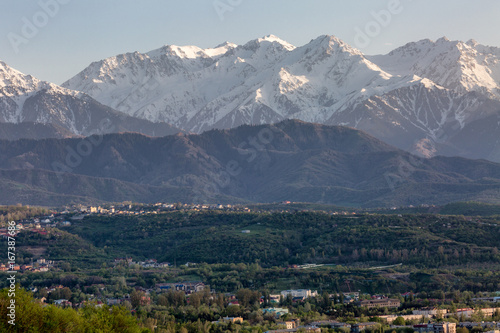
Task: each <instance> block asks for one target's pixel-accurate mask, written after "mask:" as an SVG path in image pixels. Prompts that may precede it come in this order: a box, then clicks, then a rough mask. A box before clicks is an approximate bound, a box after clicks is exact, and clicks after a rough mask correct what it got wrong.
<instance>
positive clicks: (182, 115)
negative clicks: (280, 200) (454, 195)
mask: <svg viewBox="0 0 500 333" xmlns="http://www.w3.org/2000/svg"><path fill="white" fill-rule="evenodd" d="M221 48H222V49H221ZM166 51H168V52H166ZM415 80H418V78H417V79H415V78H414V77H413V76H412V75H409V76H405V77H400V76H393V75H391V74H389V73H387V72H385V71H383V70H382V69H380V67H379V66H377V65H376V64H374V63H372V62H370V61H369V60H367V59H366V58H365V57H364V56H363V54H361V52H359V51H358V50H356V49H354V48H352V47H350V46H349V45H347V44H346V43H344V42H342V41H341V40H339V39H337V38H335V37H333V36H320V37H318V38H316V39H314V40H312V41H311V42H310V43H308V44H307V45H304V46H302V47H299V48H296V47H294V46H292V45H291V44H289V43H287V42H285V41H282V40H281V39H279V38H277V37H276V36H272V35H271V36H266V37H264V38H259V39H256V40H252V41H250V42H248V43H246V44H245V45H241V46H235V45H234V44H224V45H223V46H222V47H219V48H216V49H208V50H202V49H199V48H197V47H194V46H189V47H178V46H165V47H163V48H161V49H159V50H155V51H151V52H149V53H147V54H139V53H134V54H126V55H120V56H116V57H113V58H109V59H106V60H103V61H100V62H97V63H93V64H91V65H90V66H89V67H88V68H87V69H85V70H84V71H83V72H81V73H80V74H78V75H77V76H75V77H74V78H72V79H70V80H69V81H67V82H65V83H64V84H63V86H65V87H69V88H71V89H75V90H81V91H84V92H86V93H88V94H90V95H91V96H93V97H94V98H96V99H97V100H98V101H100V102H101V103H104V104H107V105H110V106H111V107H113V108H116V109H117V110H119V111H122V112H126V113H128V114H130V115H134V116H137V117H141V118H145V119H148V120H151V121H167V122H169V123H172V124H174V125H176V126H178V127H181V128H185V129H187V130H190V131H195V132H201V131H204V130H207V129H210V128H214V127H234V126H238V125H240V124H244V123H249V122H250V123H255V122H256V123H262V122H269V121H278V120H281V119H284V118H290V117H293V118H298V119H301V120H306V121H316V122H324V121H325V120H326V119H328V118H330V117H331V116H332V114H333V113H334V112H337V111H339V110H342V109H343V108H345V107H347V106H348V105H350V104H352V103H356V102H358V101H360V100H362V99H363V98H366V97H369V96H371V95H373V94H375V93H385V92H387V91H389V90H391V89H395V88H398V87H401V86H405V85H409V84H413V83H414V82H415Z"/></svg>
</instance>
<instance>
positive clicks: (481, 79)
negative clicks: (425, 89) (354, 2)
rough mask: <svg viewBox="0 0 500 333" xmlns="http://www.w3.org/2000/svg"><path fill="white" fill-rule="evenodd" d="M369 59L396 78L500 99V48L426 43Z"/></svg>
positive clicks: (475, 44)
mask: <svg viewBox="0 0 500 333" xmlns="http://www.w3.org/2000/svg"><path fill="white" fill-rule="evenodd" d="M368 59H370V60H371V61H373V62H375V63H377V64H379V65H380V67H382V68H383V69H384V70H386V71H387V72H389V73H391V74H393V75H409V74H414V75H418V76H420V77H425V78H428V79H430V80H432V81H433V82H435V83H436V84H438V85H441V86H443V87H445V88H448V89H453V90H455V91H457V92H460V93H467V92H470V91H477V92H480V93H483V94H485V95H488V96H489V97H493V98H496V99H500V48H495V47H488V46H483V45H480V44H478V43H477V42H476V41H474V40H470V41H468V42H460V41H450V40H448V39H447V38H445V37H443V38H440V39H438V40H437V41H436V42H433V41H430V40H428V39H426V40H421V41H419V42H416V43H408V44H406V45H404V46H402V47H400V48H397V49H396V50H394V51H392V52H390V53H389V54H387V55H378V56H370V57H368Z"/></svg>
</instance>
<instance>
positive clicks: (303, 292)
mask: <svg viewBox="0 0 500 333" xmlns="http://www.w3.org/2000/svg"><path fill="white" fill-rule="evenodd" d="M288 295H290V296H291V297H292V298H295V297H303V298H309V297H316V296H318V292H317V291H311V289H295V290H283V291H282V292H281V296H283V298H286V297H288Z"/></svg>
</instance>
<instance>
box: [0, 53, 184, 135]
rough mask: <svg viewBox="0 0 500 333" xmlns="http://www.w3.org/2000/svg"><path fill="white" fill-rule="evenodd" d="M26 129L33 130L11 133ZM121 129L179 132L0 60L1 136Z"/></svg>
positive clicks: (163, 133)
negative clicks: (38, 77)
mask: <svg viewBox="0 0 500 333" xmlns="http://www.w3.org/2000/svg"><path fill="white" fill-rule="evenodd" d="M40 125H44V126H40ZM27 129H30V131H31V130H32V131H33V132H32V133H26V134H25V135H22V134H20V133H16V135H14V136H12V135H11V134H12V133H15V132H16V131H17V132H21V131H26V130H27ZM119 131H137V132H141V133H144V134H148V135H154V132H155V131H156V132H157V134H158V135H167V134H172V133H176V132H178V130H176V129H175V128H173V127H172V126H170V125H168V124H154V123H151V122H149V121H147V120H144V119H135V118H133V117H130V116H128V115H126V114H124V113H121V112H117V111H115V110H113V109H111V108H110V107H108V106H105V105H103V104H101V103H99V102H97V101H96V100H95V99H93V98H92V97H90V96H89V95H87V94H85V93H83V92H78V91H74V90H71V89H67V88H63V87H60V86H58V85H55V84H53V83H49V82H46V81H41V80H39V79H37V78H35V77H33V76H31V75H26V74H23V73H21V72H19V71H17V70H15V69H13V68H11V67H9V66H8V65H6V64H5V63H4V62H1V61H0V138H4V139H12V138H19V137H30V138H46V137H67V136H80V135H83V136H87V135H92V134H102V133H109V132H119ZM4 133H5V135H4Z"/></svg>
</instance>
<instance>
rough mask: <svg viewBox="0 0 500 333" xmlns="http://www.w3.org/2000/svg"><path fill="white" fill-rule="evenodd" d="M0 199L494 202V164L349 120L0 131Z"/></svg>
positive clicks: (498, 186) (498, 182) (499, 194)
mask: <svg viewBox="0 0 500 333" xmlns="http://www.w3.org/2000/svg"><path fill="white" fill-rule="evenodd" d="M0 157H1V158H0V193H2V196H0V201H2V202H3V203H13V204H15V203H17V202H22V203H25V204H38V205H41V204H44V205H56V204H67V203H98V202H113V201H124V200H132V201H136V202H157V201H175V202H177V201H182V202H188V203H191V202H197V203H201V202H209V203H215V202H228V203H235V202H277V201H285V200H290V201H301V202H320V203H332V204H337V205H352V206H371V207H373V206H385V207H387V206H392V205H396V206H398V205H410V204H413V205H418V204H441V203H447V202H453V201H464V200H476V201H483V202H492V203H498V202H499V198H500V165H499V164H496V163H493V162H489V161H484V160H468V159H463V158H458V157H434V158H430V159H425V158H418V157H415V156H413V155H411V154H409V153H407V152H405V151H402V150H399V149H397V148H395V147H393V146H390V145H388V144H386V143H384V142H382V141H380V140H378V139H376V138H374V137H371V136H369V135H368V134H366V133H364V132H362V131H358V130H355V129H351V128H347V127H340V126H327V125H319V124H312V123H305V122H302V121H297V120H286V121H282V122H280V123H277V124H275V125H258V126H256V125H243V126H240V127H238V128H235V129H231V130H210V131H207V132H204V133H202V134H199V135H197V134H190V135H186V134H177V135H171V136H166V137H162V138H151V137H147V136H143V135H140V134H134V133H124V134H109V135H105V136H93V137H89V138H72V139H45V140H26V139H25V140H18V141H14V142H8V141H1V140H0Z"/></svg>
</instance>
